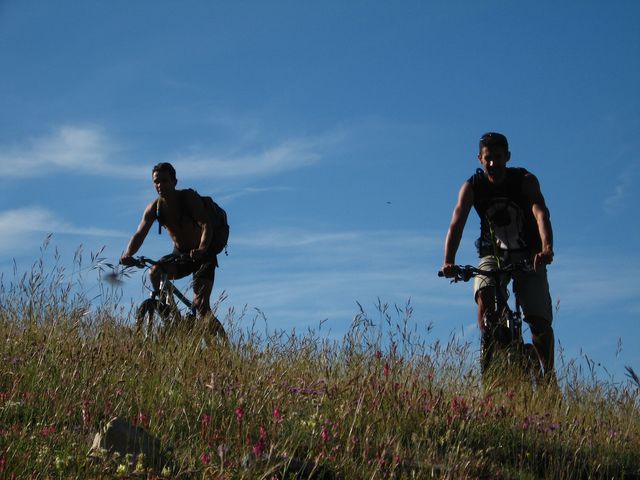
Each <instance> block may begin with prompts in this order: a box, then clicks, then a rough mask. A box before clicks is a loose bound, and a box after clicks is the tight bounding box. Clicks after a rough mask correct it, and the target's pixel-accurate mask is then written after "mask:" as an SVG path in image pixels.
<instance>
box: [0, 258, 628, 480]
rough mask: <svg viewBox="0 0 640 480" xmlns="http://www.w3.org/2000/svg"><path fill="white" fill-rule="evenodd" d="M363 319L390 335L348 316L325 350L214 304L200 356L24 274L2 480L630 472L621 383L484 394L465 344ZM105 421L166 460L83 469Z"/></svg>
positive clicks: (16, 309)
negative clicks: (210, 336)
mask: <svg viewBox="0 0 640 480" xmlns="http://www.w3.org/2000/svg"><path fill="white" fill-rule="evenodd" d="M92 260H95V258H92ZM74 278H75V277H74ZM107 303H108V302H107ZM379 310H380V311H379V312H376V322H375V323H376V324H380V323H383V324H384V323H391V324H392V325H391V327H392V328H391V329H387V330H384V331H386V332H391V333H385V334H383V333H382V330H381V329H379V328H378V327H373V326H372V323H373V322H372V321H371V319H370V318H369V316H368V315H367V314H366V313H365V312H363V311H360V312H356V313H357V315H356V316H355V318H354V321H353V324H352V326H351V329H350V330H349V332H348V333H347V335H346V336H345V337H344V339H343V340H342V341H340V342H329V341H327V340H324V339H323V338H322V337H321V336H320V335H319V334H318V333H317V332H312V331H310V332H307V333H305V334H303V335H299V334H293V333H290V332H289V333H285V332H280V333H275V334H270V335H268V336H265V335H264V334H262V335H261V334H259V333H258V332H257V329H255V328H253V327H252V325H254V323H255V322H253V320H254V319H253V318H252V317H251V316H248V315H247V312H234V311H229V312H227V313H226V317H225V316H224V315H221V317H222V320H223V323H224V324H225V327H226V328H227V329H228V332H229V334H230V338H231V342H230V344H229V345H228V346H226V347H225V346H220V345H219V346H216V347H215V348H205V349H203V348H202V343H201V342H200V337H199V334H198V333H197V332H188V333H184V332H182V333H181V332H177V333H175V334H174V335H173V336H172V337H171V338H168V339H163V340H161V341H152V340H145V339H143V338H140V337H139V336H137V335H135V334H134V333H133V332H132V331H131V329H130V328H128V326H127V322H128V319H127V318H126V315H124V314H123V313H122V312H118V311H117V310H115V309H114V308H113V307H110V306H109V305H108V304H104V305H102V306H96V305H90V302H89V301H88V299H87V297H86V295H84V294H83V293H82V291H81V289H79V287H78V285H77V284H74V283H73V282H70V281H69V280H68V279H67V276H66V274H65V271H64V270H63V269H62V268H59V267H53V268H52V269H51V270H50V271H49V272H46V271H45V269H44V266H43V264H42V263H41V262H40V263H37V264H35V265H34V268H33V270H32V271H31V272H29V273H28V274H26V275H23V276H22V277H21V276H19V275H16V278H15V279H14V280H13V281H12V282H7V281H6V279H5V280H3V285H2V289H1V291H0V478H14V477H15V478H115V477H121V478H246V479H260V478H264V479H284V478H345V479H360V478H363V479H364V478H367V479H371V478H378V479H380V478H407V479H409V478H452V479H453V478H455V479H458V478H522V479H536V478H550V479H551V478H553V479H571V478H580V479H582V478H640V455H638V452H640V415H639V413H640V412H639V402H638V393H639V390H638V386H637V385H635V384H633V383H631V382H630V383H629V384H628V385H626V386H624V387H621V386H616V385H609V384H606V383H602V382H599V381H597V380H595V379H590V380H587V379H584V378H582V377H580V376H577V375H575V374H574V373H573V372H571V371H570V370H565V371H561V372H559V374H560V378H561V381H562V392H557V391H554V390H548V389H538V390H532V389H531V388H530V387H528V386H526V385H522V384H521V383H519V382H517V381H515V380H510V379H508V378H501V381H500V382H496V384H495V385H493V386H490V387H486V386H485V387H484V388H483V387H482V386H481V383H480V380H479V378H478V373H477V370H476V368H475V366H474V363H475V355H476V353H477V352H475V351H474V348H475V346H469V345H464V344H459V343H457V342H454V341H452V342H450V343H449V344H448V345H441V344H438V343H435V344H430V343H428V342H427V343H419V342H417V341H415V340H414V339H412V338H411V336H410V335H408V334H407V333H406V330H405V329H404V325H403V319H405V318H406V317H407V316H409V315H410V314H411V312H410V309H407V311H401V310H400V311H398V312H397V313H398V316H397V322H398V324H399V325H398V326H397V328H395V326H394V325H393V323H394V322H395V321H394V320H392V318H391V316H390V314H389V313H388V311H387V309H385V307H384V306H381V307H380V309H379ZM393 316H394V317H395V316H396V312H395V311H394V312H393ZM394 332H395V333H394ZM403 332H404V333H403ZM115 416H120V417H123V418H126V419H128V420H130V421H131V422H132V423H134V424H138V425H142V426H144V427H145V428H146V429H148V430H149V431H150V432H151V433H153V434H155V435H156V436H158V437H159V438H160V439H161V441H162V444H163V445H164V446H165V448H166V451H167V455H168V456H169V457H170V458H171V459H172V465H171V467H170V468H165V469H164V471H156V472H153V471H151V470H148V471H145V469H144V468H143V467H142V465H138V466H136V465H135V463H134V464H129V463H128V462H127V459H126V458H109V459H106V460H104V461H98V462H96V461H91V460H90V459H89V458H88V457H87V452H88V450H89V446H90V444H91V439H92V437H93V435H94V433H95V432H96V431H97V429H98V428H100V426H102V425H104V423H105V422H106V421H108V420H109V419H111V418H113V417H115Z"/></svg>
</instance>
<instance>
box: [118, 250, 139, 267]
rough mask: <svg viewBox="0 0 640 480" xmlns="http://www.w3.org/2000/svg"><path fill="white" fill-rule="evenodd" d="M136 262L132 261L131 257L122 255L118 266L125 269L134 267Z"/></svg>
mask: <svg viewBox="0 0 640 480" xmlns="http://www.w3.org/2000/svg"><path fill="white" fill-rule="evenodd" d="M135 263H136V261H135V260H134V259H133V257H132V256H131V255H128V254H126V253H125V254H124V255H122V256H121V257H120V265H124V266H125V267H131V266H133V265H135Z"/></svg>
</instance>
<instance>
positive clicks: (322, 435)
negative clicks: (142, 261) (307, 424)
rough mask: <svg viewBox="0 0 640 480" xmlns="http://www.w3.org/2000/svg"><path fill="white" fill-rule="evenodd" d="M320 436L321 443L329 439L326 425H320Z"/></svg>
mask: <svg viewBox="0 0 640 480" xmlns="http://www.w3.org/2000/svg"><path fill="white" fill-rule="evenodd" d="M320 438H322V443H327V442H328V441H329V430H327V427H322V431H321V432H320Z"/></svg>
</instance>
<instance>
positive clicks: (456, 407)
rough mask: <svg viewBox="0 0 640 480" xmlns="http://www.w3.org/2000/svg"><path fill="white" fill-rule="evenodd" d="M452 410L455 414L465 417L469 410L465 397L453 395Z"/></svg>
mask: <svg viewBox="0 0 640 480" xmlns="http://www.w3.org/2000/svg"><path fill="white" fill-rule="evenodd" d="M451 410H452V412H453V414H454V415H457V416H461V417H464V416H466V415H467V413H468V412H469V406H468V405H467V402H466V400H465V399H464V397H453V399H452V400H451Z"/></svg>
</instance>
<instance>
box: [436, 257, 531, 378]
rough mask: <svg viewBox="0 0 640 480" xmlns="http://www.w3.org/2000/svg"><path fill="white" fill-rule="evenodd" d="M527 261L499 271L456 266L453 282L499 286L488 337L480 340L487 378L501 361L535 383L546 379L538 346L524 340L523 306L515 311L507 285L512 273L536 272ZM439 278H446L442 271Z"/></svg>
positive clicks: (488, 320)
mask: <svg viewBox="0 0 640 480" xmlns="http://www.w3.org/2000/svg"><path fill="white" fill-rule="evenodd" d="M532 268H533V267H532V266H531V263H530V262H529V261H527V260H523V261H521V262H517V263H514V264H511V265H507V266H505V267H503V268H498V269H495V270H481V269H479V268H476V267H473V266H471V265H464V266H463V265H456V266H455V269H456V272H455V276H454V277H453V278H452V280H451V283H457V282H460V281H462V282H468V281H469V280H471V279H472V278H473V277H476V276H478V275H482V276H486V277H489V278H493V279H494V280H495V284H496V287H495V288H492V291H493V294H494V295H493V296H494V310H493V311H490V309H488V310H487V312H486V313H485V315H484V318H483V320H482V321H483V323H484V327H485V332H484V334H482V335H481V339H480V370H481V373H482V376H483V377H485V376H486V374H487V372H488V371H490V369H491V367H492V366H493V364H494V363H496V360H497V359H498V358H502V360H503V363H504V364H506V365H507V366H508V367H509V368H515V371H514V373H516V374H520V375H521V376H524V378H525V379H528V380H530V381H531V382H532V383H533V384H537V383H539V382H540V380H541V379H542V365H541V363H540V359H539V357H538V354H537V353H536V350H535V348H534V346H533V345H532V344H530V343H525V342H524V340H523V339H522V312H521V309H520V305H519V304H518V302H517V299H516V303H515V309H511V307H510V306H509V302H508V300H509V290H508V289H507V284H508V282H509V279H510V276H511V274H513V273H514V272H518V271H522V272H528V271H531V270H532ZM438 276H439V277H444V273H443V272H442V271H439V272H438Z"/></svg>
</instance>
